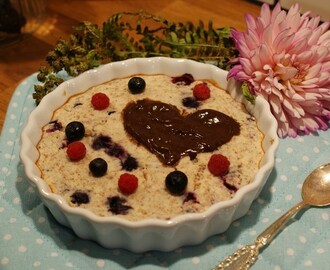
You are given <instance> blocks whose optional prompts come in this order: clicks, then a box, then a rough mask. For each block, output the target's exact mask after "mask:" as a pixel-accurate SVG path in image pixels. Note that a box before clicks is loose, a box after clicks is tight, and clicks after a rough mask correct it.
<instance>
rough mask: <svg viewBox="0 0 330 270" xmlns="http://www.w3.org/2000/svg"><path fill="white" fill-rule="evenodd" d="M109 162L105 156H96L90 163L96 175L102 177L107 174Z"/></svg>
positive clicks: (90, 168)
mask: <svg viewBox="0 0 330 270" xmlns="http://www.w3.org/2000/svg"><path fill="white" fill-rule="evenodd" d="M107 169H108V163H107V162H106V161H105V160H104V159H103V158H95V159H93V160H92V161H91V162H90V163H89V170H90V171H91V173H92V174H93V175H94V176H95V177H101V176H103V175H105V174H106V172H107Z"/></svg>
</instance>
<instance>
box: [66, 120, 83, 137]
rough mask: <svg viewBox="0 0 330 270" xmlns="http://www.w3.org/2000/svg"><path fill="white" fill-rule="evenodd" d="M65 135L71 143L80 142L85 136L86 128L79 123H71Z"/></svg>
mask: <svg viewBox="0 0 330 270" xmlns="http://www.w3.org/2000/svg"><path fill="white" fill-rule="evenodd" d="M65 135H66V138H67V139H68V141H69V142H73V141H79V140H80V139H82V138H83V137H84V136H85V127H84V125H83V123H81V122H78V121H73V122H70V123H69V124H68V125H67V126H66V127H65Z"/></svg>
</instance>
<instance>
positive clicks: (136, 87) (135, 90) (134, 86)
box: [128, 77, 146, 94]
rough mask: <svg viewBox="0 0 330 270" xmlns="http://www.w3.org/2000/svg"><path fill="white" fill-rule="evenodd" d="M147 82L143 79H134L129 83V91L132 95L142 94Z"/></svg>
mask: <svg viewBox="0 0 330 270" xmlns="http://www.w3.org/2000/svg"><path fill="white" fill-rule="evenodd" d="M145 87H146V82H145V80H143V79H142V78H141V77H132V78H131V79H130V80H129V81H128V89H129V91H130V92H131V93H132V94H140V93H142V92H143V91H144V88H145Z"/></svg>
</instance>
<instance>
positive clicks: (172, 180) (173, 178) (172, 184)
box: [165, 171, 188, 195]
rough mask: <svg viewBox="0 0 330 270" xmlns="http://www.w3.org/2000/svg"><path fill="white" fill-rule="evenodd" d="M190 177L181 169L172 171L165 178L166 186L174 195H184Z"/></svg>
mask: <svg viewBox="0 0 330 270" xmlns="http://www.w3.org/2000/svg"><path fill="white" fill-rule="evenodd" d="M187 184H188V178H187V176H186V175H185V173H183V172H181V171H173V172H170V173H169V174H168V175H167V176H166V178H165V186H166V188H167V189H168V191H169V192H170V193H171V194H173V195H182V194H183V193H184V191H185V190H186V187H187Z"/></svg>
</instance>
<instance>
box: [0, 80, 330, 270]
mask: <svg viewBox="0 0 330 270" xmlns="http://www.w3.org/2000/svg"><path fill="white" fill-rule="evenodd" d="M35 82H36V76H35V74H34V75H31V76H30V77H28V78H26V79H25V80H24V81H23V82H22V83H21V84H20V85H19V86H18V88H17V89H16V91H15V93H14V94H13V97H12V100H11V103H10V105H9V107H8V111H7V116H6V119H5V124H4V127H3V131H2V134H1V140H0V269H10V270H14V269H18V270H21V269H26V270H28V269H45V270H47V269H48V270H50V269H58V270H65V269H80V270H83V269H108V270H120V269H143V270H148V269H153V270H155V269H172V270H174V269H178V270H179V269H180V270H184V269H189V270H194V269H198V270H201V269H205V270H207V269H211V268H212V267H213V266H215V265H216V264H217V263H218V261H219V260H221V259H223V258H224V257H226V256H227V255H229V254H231V253H232V252H233V251H235V250H236V249H237V248H238V247H240V246H242V245H245V244H250V243H252V242H253V241H254V239H255V238H256V236H257V235H258V233H259V232H261V231H262V230H263V229H264V228H266V227H267V226H268V225H269V224H270V223H271V222H273V221H274V220H275V219H276V218H277V217H279V216H280V215H281V214H283V213H284V212H285V211H286V210H287V209H289V208H290V207H291V206H293V205H294V204H296V203H297V202H299V201H300V200H301V197H300V190H301V185H302V182H303V180H304V178H305V177H306V176H307V175H308V173H309V172H310V171H311V170H312V169H313V168H314V167H316V166H318V165H321V164H323V163H326V162H329V161H330V130H329V131H326V132H319V133H317V134H313V135H309V136H301V137H297V138H295V139H292V138H286V139H281V140H280V147H279V150H278V153H277V156H276V164H275V168H274V170H273V172H272V173H271V175H270V177H269V179H268V182H267V184H266V186H265V187H264V189H263V191H262V193H261V194H260V196H259V198H257V199H256V201H255V202H254V203H253V205H252V207H251V209H250V211H249V212H248V214H247V215H246V216H245V217H243V218H241V219H240V220H237V221H235V222H234V223H233V224H232V225H231V227H230V228H229V229H228V231H227V232H226V233H224V234H221V235H216V236H213V237H211V238H209V239H208V240H206V241H205V242H204V243H203V244H200V245H198V246H193V247H183V248H179V249H177V250H174V251H172V252H157V251H151V252H146V253H142V254H134V253H131V252H128V251H126V250H122V249H112V250H109V249H105V248H102V247H100V246H99V245H97V244H95V243H93V242H90V241H86V240H81V239H79V238H78V237H76V235H75V234H74V233H73V232H72V231H71V230H70V229H68V228H66V227H63V226H61V225H59V224H58V223H57V222H56V221H55V220H54V218H53V217H52V215H51V214H50V213H49V212H48V210H47V209H46V208H45V207H44V206H43V205H42V203H41V201H40V199H39V197H38V195H37V192H36V190H35V188H34V187H32V186H30V184H29V182H28V180H27V177H26V176H25V174H24V170H23V166H22V163H21V162H20V158H19V151H20V133H21V130H22V127H23V126H24V124H25V123H26V120H27V117H28V115H29V113H30V111H31V110H32V109H33V108H34V107H35V105H34V100H33V99H32V92H33V85H34V83H35ZM329 258H330V207H325V208H312V209H309V210H308V211H303V212H301V213H300V214H298V215H297V216H296V217H295V218H294V219H292V222H291V224H290V225H289V226H287V227H286V229H285V230H284V231H283V232H282V233H281V234H279V235H278V236H277V237H276V238H275V239H274V241H273V242H272V243H271V245H270V246H269V247H268V248H267V249H265V250H264V251H263V252H262V254H261V256H260V258H259V260H258V261H257V262H256V264H255V265H254V266H253V268H252V269H254V270H268V269H272V270H284V269H290V270H298V269H299V270H301V269H313V270H328V269H330V259H329Z"/></svg>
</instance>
